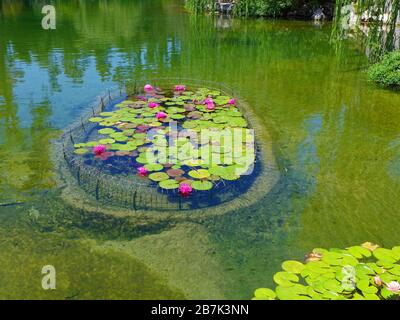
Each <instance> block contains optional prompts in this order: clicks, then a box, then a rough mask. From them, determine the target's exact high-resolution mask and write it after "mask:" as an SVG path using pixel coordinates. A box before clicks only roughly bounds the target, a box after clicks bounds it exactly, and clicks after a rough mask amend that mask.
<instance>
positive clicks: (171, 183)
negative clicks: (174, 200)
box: [158, 179, 179, 190]
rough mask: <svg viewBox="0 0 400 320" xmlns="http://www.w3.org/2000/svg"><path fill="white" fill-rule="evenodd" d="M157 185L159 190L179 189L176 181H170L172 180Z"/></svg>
mask: <svg viewBox="0 0 400 320" xmlns="http://www.w3.org/2000/svg"><path fill="white" fill-rule="evenodd" d="M158 185H159V186H160V188H163V189H167V190H171V189H177V188H179V183H178V181H176V180H172V179H169V180H163V181H161V182H160V183H159V184H158Z"/></svg>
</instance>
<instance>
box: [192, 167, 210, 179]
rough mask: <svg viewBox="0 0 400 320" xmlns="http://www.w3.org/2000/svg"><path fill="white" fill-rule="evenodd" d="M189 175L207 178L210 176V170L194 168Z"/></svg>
mask: <svg viewBox="0 0 400 320" xmlns="http://www.w3.org/2000/svg"><path fill="white" fill-rule="evenodd" d="M189 176H191V177H192V178H195V179H205V178H208V177H209V176H210V172H209V171H208V170H205V169H199V170H192V171H189Z"/></svg>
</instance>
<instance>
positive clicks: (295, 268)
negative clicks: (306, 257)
mask: <svg viewBox="0 0 400 320" xmlns="http://www.w3.org/2000/svg"><path fill="white" fill-rule="evenodd" d="M304 268H305V265H304V264H302V263H301V262H298V261H291V260H289V261H285V262H284V263H282V269H283V270H285V271H288V272H292V273H301V271H303V270H304Z"/></svg>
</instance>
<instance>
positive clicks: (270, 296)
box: [254, 288, 276, 300]
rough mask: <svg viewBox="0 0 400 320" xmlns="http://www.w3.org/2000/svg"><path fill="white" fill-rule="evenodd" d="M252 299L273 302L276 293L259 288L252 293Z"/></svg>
mask: <svg viewBox="0 0 400 320" xmlns="http://www.w3.org/2000/svg"><path fill="white" fill-rule="evenodd" d="M254 297H255V298H257V299H260V300H275V298H276V293H275V292H274V291H272V290H271V289H267V288H259V289H257V290H256V291H254Z"/></svg>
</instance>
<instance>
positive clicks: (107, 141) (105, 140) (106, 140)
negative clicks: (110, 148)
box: [99, 138, 115, 144]
mask: <svg viewBox="0 0 400 320" xmlns="http://www.w3.org/2000/svg"><path fill="white" fill-rule="evenodd" d="M114 142H115V140H114V139H111V138H110V139H101V140H100V141H99V143H100V144H112V143H114Z"/></svg>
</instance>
